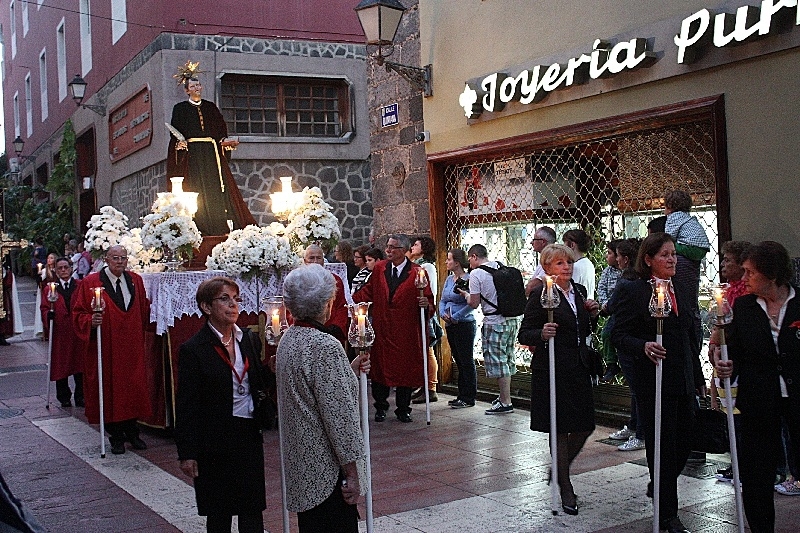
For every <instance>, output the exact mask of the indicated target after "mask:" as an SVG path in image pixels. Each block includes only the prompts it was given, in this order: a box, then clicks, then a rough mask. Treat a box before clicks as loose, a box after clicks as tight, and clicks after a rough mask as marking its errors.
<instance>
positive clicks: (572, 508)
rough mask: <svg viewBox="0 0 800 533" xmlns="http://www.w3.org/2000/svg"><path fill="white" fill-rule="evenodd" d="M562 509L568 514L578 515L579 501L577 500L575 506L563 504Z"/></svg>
mask: <svg viewBox="0 0 800 533" xmlns="http://www.w3.org/2000/svg"><path fill="white" fill-rule="evenodd" d="M561 509H562V510H563V511H564V512H565V513H567V514H568V515H572V516H576V515H577V514H578V503H577V502H575V505H574V506H570V505H567V504H565V503H562V504H561Z"/></svg>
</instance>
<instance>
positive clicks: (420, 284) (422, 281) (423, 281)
mask: <svg viewBox="0 0 800 533" xmlns="http://www.w3.org/2000/svg"><path fill="white" fill-rule="evenodd" d="M414 285H415V286H416V287H417V288H418V289H419V297H420V298H424V297H425V287H427V286H428V274H427V272H425V269H424V268H420V269H419V270H418V271H417V277H416V279H415V280H414ZM419 324H420V330H421V331H422V368H423V370H424V374H425V385H424V387H425V388H424V390H425V421H426V422H427V424H428V425H429V426H430V425H431V398H430V392H429V391H428V383H429V381H428V325H427V323H426V322H425V307H420V308H419Z"/></svg>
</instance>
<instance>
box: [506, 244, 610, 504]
mask: <svg viewBox="0 0 800 533" xmlns="http://www.w3.org/2000/svg"><path fill="white" fill-rule="evenodd" d="M540 260H541V262H542V267H543V268H544V271H545V272H546V273H547V275H549V276H557V278H556V280H555V282H554V284H553V290H557V291H558V292H559V294H560V299H561V301H560V303H559V305H558V307H557V308H555V310H554V311H553V322H548V321H547V318H548V316H547V315H548V312H547V309H545V308H544V307H542V303H541V296H542V291H544V290H546V288H547V285H546V284H545V285H542V286H540V287H537V288H535V289H534V290H533V292H531V295H530V297H529V298H528V304H527V306H526V307H525V316H524V317H523V319H522V325H521V326H520V329H519V337H518V338H519V342H520V344H524V345H527V346H530V347H531V349H532V351H533V359H532V360H531V429H532V430H533V431H541V432H543V433H548V432H549V431H550V379H549V372H550V369H549V366H550V359H549V355H548V353H549V352H548V347H547V341H550V342H555V356H556V369H555V371H556V376H555V377H556V430H557V431H558V435H557V437H556V439H557V440H556V442H557V445H556V447H557V461H558V479H557V480H556V481H557V482H558V487H559V489H560V491H561V507H562V509H563V510H564V512H565V513H567V514H572V515H576V514H578V503H577V498H576V496H575V492H574V490H573V488H572V482H571V481H570V479H569V465H570V464H571V463H572V461H573V460H574V459H575V457H577V456H578V453H579V452H580V451H581V449H582V448H583V445H584V443H585V442H586V439H587V438H589V435H591V433H592V431H594V404H593V403H592V381H591V378H590V376H589V368H588V365H587V364H586V361H587V358H588V351H587V346H586V339H587V337H589V335H590V334H591V315H594V316H597V313H598V312H599V306H598V305H597V302H595V301H593V300H587V299H586V288H585V287H584V286H583V285H578V284H576V283H573V282H572V265H573V263H574V261H575V259H574V255H573V253H572V250H570V249H569V248H567V247H566V246H564V245H563V244H550V245H548V246H546V247H545V248H544V249H543V250H542V252H541V254H540Z"/></svg>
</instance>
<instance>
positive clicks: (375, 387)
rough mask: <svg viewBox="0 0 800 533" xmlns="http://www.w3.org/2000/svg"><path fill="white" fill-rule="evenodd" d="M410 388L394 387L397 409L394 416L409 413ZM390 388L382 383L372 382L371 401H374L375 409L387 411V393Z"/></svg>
mask: <svg viewBox="0 0 800 533" xmlns="http://www.w3.org/2000/svg"><path fill="white" fill-rule="evenodd" d="M411 390H412V389H411V387H396V389H395V395H394V401H395V404H396V405H397V409H395V410H394V414H396V415H398V416H399V415H401V414H403V413H411ZM390 391H391V387H387V386H386V385H384V384H383V383H377V382H375V381H373V382H372V399H374V400H375V409H380V410H382V411H388V410H389V392H390Z"/></svg>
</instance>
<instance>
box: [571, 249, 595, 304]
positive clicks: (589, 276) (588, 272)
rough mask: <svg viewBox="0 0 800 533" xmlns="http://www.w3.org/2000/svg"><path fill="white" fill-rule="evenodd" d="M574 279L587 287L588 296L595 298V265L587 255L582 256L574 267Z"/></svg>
mask: <svg viewBox="0 0 800 533" xmlns="http://www.w3.org/2000/svg"><path fill="white" fill-rule="evenodd" d="M572 281H574V282H575V283H578V284H579V285H583V286H584V287H586V298H587V299H589V300H594V287H595V279H594V265H593V264H592V262H591V261H590V260H589V258H587V257H581V258H580V259H578V260H577V261H575V264H574V265H573V268H572Z"/></svg>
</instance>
